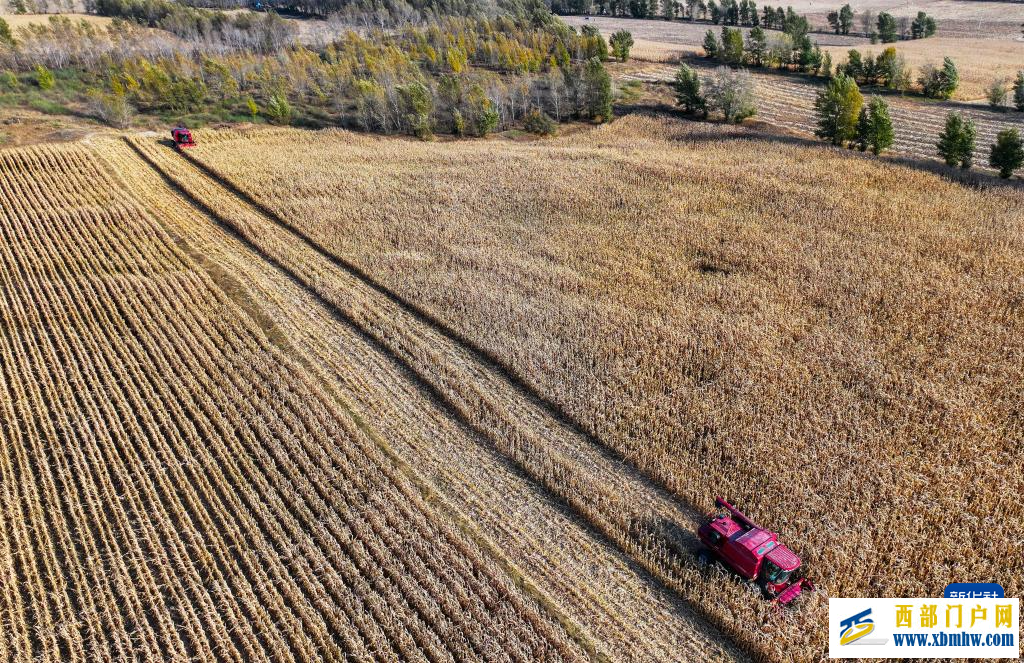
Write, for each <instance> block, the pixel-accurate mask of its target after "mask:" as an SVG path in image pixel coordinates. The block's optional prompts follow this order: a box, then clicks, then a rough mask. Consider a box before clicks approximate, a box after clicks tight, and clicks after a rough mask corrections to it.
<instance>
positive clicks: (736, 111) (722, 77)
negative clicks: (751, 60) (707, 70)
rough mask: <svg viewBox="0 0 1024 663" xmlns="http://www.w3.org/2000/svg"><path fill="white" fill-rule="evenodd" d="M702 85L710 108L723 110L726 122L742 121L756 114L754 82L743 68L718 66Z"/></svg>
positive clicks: (705, 78)
mask: <svg viewBox="0 0 1024 663" xmlns="http://www.w3.org/2000/svg"><path fill="white" fill-rule="evenodd" d="M702 85H703V87H704V97H705V99H707V107H708V109H709V110H717V111H721V113H722V117H723V118H724V119H725V121H726V122H741V121H743V120H744V119H745V118H748V117H750V116H751V115H754V114H755V113H756V112H757V107H756V106H755V105H754V82H753V80H752V79H751V77H750V74H749V73H747V72H746V71H743V70H734V69H730V68H729V67H718V68H717V69H715V71H714V72H713V73H712V74H711V75H710V76H705V77H704V79H703V81H702Z"/></svg>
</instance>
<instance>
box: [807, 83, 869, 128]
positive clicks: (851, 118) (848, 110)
mask: <svg viewBox="0 0 1024 663" xmlns="http://www.w3.org/2000/svg"><path fill="white" fill-rule="evenodd" d="M863 104H864V97H863V96H862V95H861V93H860V89H859V88H858V87H857V82H856V81H855V80H853V79H852V78H850V77H849V76H847V75H846V74H843V73H840V74H836V76H835V77H834V78H833V79H832V80H831V81H829V83H828V85H827V86H826V87H825V89H824V90H822V91H821V92H820V93H819V94H818V98H817V99H815V101H814V110H815V111H816V112H817V114H818V128H817V129H816V130H815V132H814V133H815V134H816V135H817V136H819V137H821V138H825V139H827V140H829V141H831V142H832V144H833V145H842V144H843V143H845V142H847V141H849V140H853V138H854V137H855V136H856V135H857V119H858V118H859V116H860V109H861V106H862V105H863Z"/></svg>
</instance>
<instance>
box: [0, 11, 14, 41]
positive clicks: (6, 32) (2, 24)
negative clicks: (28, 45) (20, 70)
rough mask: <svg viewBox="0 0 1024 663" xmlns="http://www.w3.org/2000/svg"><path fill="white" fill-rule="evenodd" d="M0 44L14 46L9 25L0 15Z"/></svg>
mask: <svg viewBox="0 0 1024 663" xmlns="http://www.w3.org/2000/svg"><path fill="white" fill-rule="evenodd" d="M0 44H7V45H8V46H14V35H12V34H11V26H10V25H8V24H7V21H5V20H4V18H3V16H0Z"/></svg>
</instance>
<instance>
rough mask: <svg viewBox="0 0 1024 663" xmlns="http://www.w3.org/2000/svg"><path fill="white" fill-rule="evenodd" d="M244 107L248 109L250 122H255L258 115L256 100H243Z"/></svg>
mask: <svg viewBox="0 0 1024 663" xmlns="http://www.w3.org/2000/svg"><path fill="white" fill-rule="evenodd" d="M245 107H246V108H248V109H249V117H251V118H252V121H253V122H255V121H256V116H257V115H259V114H260V107H259V106H257V105H256V100H255V99H253V98H252V97H246V98H245Z"/></svg>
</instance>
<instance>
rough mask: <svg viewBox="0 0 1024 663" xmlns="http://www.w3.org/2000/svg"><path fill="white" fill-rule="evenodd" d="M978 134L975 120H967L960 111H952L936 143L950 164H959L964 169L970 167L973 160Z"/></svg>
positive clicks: (942, 155)
mask: <svg viewBox="0 0 1024 663" xmlns="http://www.w3.org/2000/svg"><path fill="white" fill-rule="evenodd" d="M976 135H977V130H976V129H975V127H974V122H972V121H971V120H969V119H968V120H965V119H964V116H963V115H961V114H959V113H950V114H949V115H947V116H946V126H945V128H944V129H943V130H942V133H940V134H939V142H938V143H937V144H936V147H937V148H938V150H939V155H940V156H941V157H942V158H943V160H944V161H945V162H946V164H948V165H950V166H956V165H957V164H959V165H960V167H961V168H963V169H964V170H967V169H969V168H970V167H971V164H972V162H973V155H974V138H975V136H976Z"/></svg>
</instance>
